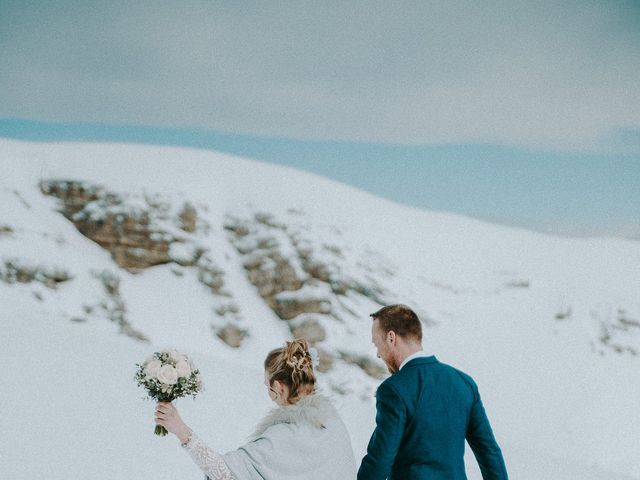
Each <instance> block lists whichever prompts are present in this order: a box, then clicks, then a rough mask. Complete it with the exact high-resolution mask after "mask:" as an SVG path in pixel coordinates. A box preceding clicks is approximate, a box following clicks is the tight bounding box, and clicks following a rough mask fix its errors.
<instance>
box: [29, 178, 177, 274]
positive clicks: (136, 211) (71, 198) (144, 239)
mask: <svg viewBox="0 0 640 480" xmlns="http://www.w3.org/2000/svg"><path fill="white" fill-rule="evenodd" d="M40 189H41V191H42V193H44V194H45V195H50V196H52V197H56V198H58V199H60V200H61V213H62V214H63V215H64V216H65V217H66V218H68V219H69V220H70V221H71V222H73V224H74V225H75V226H76V228H77V229H78V231H80V233H82V234H83V235H85V236H87V237H88V238H90V239H91V240H93V241H94V242H96V243H97V244H98V245H100V246H101V247H103V248H105V249H106V250H108V251H109V252H111V255H112V257H113V260H114V261H115V262H116V263H117V264H118V265H119V266H120V267H122V268H125V269H127V270H129V271H136V270H139V269H143V268H148V267H151V266H154V265H161V264H165V263H169V262H170V261H171V256H170V254H169V251H170V247H171V244H172V243H173V242H175V241H177V239H176V238H175V237H173V236H172V235H171V234H169V233H168V232H165V231H162V230H161V229H160V228H159V227H158V226H157V224H156V222H154V220H156V219H158V218H160V219H162V218H163V217H164V216H165V215H166V210H165V209H163V205H162V204H154V203H153V202H151V201H147V205H146V206H142V205H139V204H137V205H136V204H134V205H131V204H128V203H126V202H125V201H124V200H123V198H122V197H121V196H119V195H117V194H115V193H112V192H109V191H106V190H105V189H103V188H102V187H100V186H96V185H90V184H87V183H86V182H76V181H68V180H50V181H43V182H41V183H40ZM144 207H146V208H144Z"/></svg>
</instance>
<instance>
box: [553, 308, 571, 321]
mask: <svg viewBox="0 0 640 480" xmlns="http://www.w3.org/2000/svg"><path fill="white" fill-rule="evenodd" d="M555 318H556V320H567V319H569V318H571V307H567V308H563V309H561V310H559V311H558V313H556V315H555Z"/></svg>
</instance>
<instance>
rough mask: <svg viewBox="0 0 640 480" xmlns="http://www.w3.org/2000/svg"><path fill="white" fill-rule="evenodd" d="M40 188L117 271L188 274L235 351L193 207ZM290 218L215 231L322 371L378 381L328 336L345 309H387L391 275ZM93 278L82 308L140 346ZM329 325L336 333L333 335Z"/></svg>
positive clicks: (230, 310)
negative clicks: (343, 369)
mask: <svg viewBox="0 0 640 480" xmlns="http://www.w3.org/2000/svg"><path fill="white" fill-rule="evenodd" d="M40 190H41V192H42V193H43V194H44V195H47V196H49V197H53V198H56V199H57V200H58V201H59V211H60V213H62V215H64V216H65V217H66V218H67V219H68V220H69V221H70V222H72V223H73V225H74V226H75V228H76V229H77V230H78V231H79V232H80V233H82V234H83V235H84V236H86V237H87V238H89V239H91V240H92V241H94V242H96V243H97V244H98V245H100V246H101V247H102V248H104V249H105V250H107V251H108V252H110V254H111V257H112V258H113V260H114V262H115V264H116V265H117V266H118V267H120V268H122V269H125V270H127V271H128V272H131V273H137V272H140V271H141V270H144V269H148V268H151V267H154V266H158V265H164V264H175V266H176V267H175V268H174V269H172V271H173V272H174V273H175V274H176V276H182V275H184V269H195V270H196V272H197V278H198V280H199V281H200V283H201V284H202V285H204V286H206V287H207V289H208V290H209V291H210V292H211V294H212V295H213V297H214V298H215V299H216V300H215V302H214V304H213V308H212V310H213V314H214V316H213V317H212V319H211V331H212V334H213V335H215V337H217V338H219V339H220V340H222V341H223V342H225V343H226V344H227V345H229V346H231V347H233V348H239V347H240V346H242V344H243V342H244V341H245V340H246V339H247V338H248V337H249V336H250V335H251V334H252V331H251V328H250V326H249V325H248V324H247V323H246V322H245V321H244V319H243V316H242V314H241V312H240V308H239V306H238V304H237V303H236V302H234V301H233V295H232V293H231V292H229V291H227V290H226V288H225V280H224V278H225V273H224V270H223V269H222V268H220V267H219V266H218V265H217V264H216V262H214V261H213V260H212V258H213V256H212V255H211V253H212V252H211V251H210V250H209V249H210V248H211V246H210V244H209V243H208V242H207V240H206V239H207V237H208V235H209V225H207V224H206V223H205V221H204V219H203V218H201V215H200V214H199V212H198V208H200V207H198V208H196V206H194V205H193V204H192V203H191V202H189V201H181V202H180V203H176V202H175V198H173V199H170V198H168V197H163V196H161V195H158V194H151V195H150V194H135V193H118V192H115V191H111V190H109V189H108V188H106V187H103V186H101V185H94V184H90V183H87V182H82V181H75V180H67V179H63V180H44V181H42V182H41V183H40ZM203 208H206V206H204V207H203ZM289 213H291V215H293V217H292V218H297V219H298V220H303V219H304V214H303V213H302V212H289ZM290 220H291V219H289V218H287V219H286V220H285V221H281V220H279V219H276V217H274V216H273V215H270V214H267V213H263V212H259V211H252V212H250V213H249V214H247V215H243V216H227V218H226V220H225V222H224V225H223V226H222V227H223V229H224V231H225V232H226V240H227V241H229V242H230V244H231V245H232V246H233V248H234V249H235V251H236V252H237V254H238V256H239V258H240V259H241V262H242V266H243V267H244V271H245V273H246V278H247V280H248V281H249V283H250V284H251V285H253V286H254V287H255V289H256V291H257V292H258V294H259V296H260V297H261V298H262V299H263V300H264V302H265V303H266V305H267V306H268V307H269V308H270V309H271V310H272V311H273V313H274V314H275V315H276V316H277V317H278V318H279V319H281V320H282V321H283V322H286V324H287V326H288V327H289V330H290V332H291V335H292V336H293V337H299V338H305V339H307V341H308V342H309V343H310V344H311V345H314V346H316V348H317V349H318V351H319V354H320V360H321V363H320V370H324V371H326V370H328V369H330V368H331V367H332V365H333V364H334V363H335V362H336V361H339V362H344V363H348V364H352V365H355V366H357V367H358V368H360V369H362V370H363V371H364V372H365V373H366V374H367V375H370V376H373V377H376V378H380V377H383V376H385V375H386V373H387V372H386V369H385V368H384V366H383V365H382V363H381V362H379V361H376V360H374V359H372V358H368V357H366V356H363V355H362V354H360V353H357V352H351V351H349V348H348V347H347V348H345V349H342V350H340V351H336V350H334V349H333V348H330V347H329V345H330V344H333V342H332V341H331V340H332V339H331V338H329V337H330V333H329V332H330V331H332V330H333V331H345V332H348V328H349V327H347V325H348V321H347V320H348V319H352V318H353V317H354V315H355V314H354V313H353V310H352V307H351V305H353V304H354V302H355V304H360V303H365V304H371V308H378V307H379V306H380V305H384V304H387V303H391V298H394V297H395V296H394V295H392V294H390V293H389V292H388V291H387V290H386V289H385V288H383V287H382V284H381V283H379V281H380V279H384V278H385V277H386V278H391V277H393V276H394V275H395V272H394V269H393V267H390V266H389V265H386V264H385V262H384V261H383V260H381V258H380V257H379V256H376V254H375V253H374V252H369V251H367V250H366V249H363V251H362V252H359V251H358V252H355V254H354V252H347V250H349V248H350V247H349V246H348V245H347V244H346V243H345V244H341V243H340V241H339V238H340V232H338V231H334V230H335V229H334V228H333V227H328V228H329V229H330V231H327V232H320V235H316V234H317V233H318V232H316V234H312V233H310V232H309V231H308V229H307V227H306V226H305V225H304V223H300V221H295V222H293V223H291V222H290ZM9 233H11V232H10V231H8V230H7V234H9ZM323 238H326V239H325V240H323ZM329 239H331V240H329ZM335 239H338V241H337V242H336V241H334V240H335ZM354 259H355V260H354ZM97 275H98V277H96V278H100V279H101V280H103V284H104V285H105V291H106V298H105V301H103V302H101V303H100V304H99V305H87V306H86V308H87V311H92V312H95V311H97V310H99V311H101V312H103V313H104V316H106V317H107V318H109V319H110V320H112V321H114V322H115V323H117V324H118V325H119V326H120V329H121V331H122V332H123V333H125V334H127V335H130V336H132V337H135V338H137V339H139V340H146V337H145V336H144V335H143V334H142V333H141V332H137V331H136V330H135V329H134V328H133V327H132V325H131V323H130V322H129V319H128V317H127V308H126V305H125V304H124V301H123V300H122V298H121V297H120V296H119V292H118V286H117V281H115V280H114V278H115V279H117V274H114V275H115V276H110V275H111V274H107V273H105V272H101V273H99V274H97ZM105 282H106V283H105ZM114 282H115V283H114ZM112 284H115V287H113V285H112ZM110 285H111V287H110ZM336 326H340V328H342V330H340V328H338V329H337V330H336ZM345 329H347V330H345ZM333 335H335V333H334V334H333Z"/></svg>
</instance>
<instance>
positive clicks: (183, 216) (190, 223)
mask: <svg viewBox="0 0 640 480" xmlns="http://www.w3.org/2000/svg"><path fill="white" fill-rule="evenodd" d="M179 218H180V228H182V230H184V231H185V232H189V233H193V232H195V231H196V223H197V220H198V212H197V211H196V209H195V207H194V206H193V205H191V204H190V203H185V204H184V205H183V207H182V211H181V212H180V215H179Z"/></svg>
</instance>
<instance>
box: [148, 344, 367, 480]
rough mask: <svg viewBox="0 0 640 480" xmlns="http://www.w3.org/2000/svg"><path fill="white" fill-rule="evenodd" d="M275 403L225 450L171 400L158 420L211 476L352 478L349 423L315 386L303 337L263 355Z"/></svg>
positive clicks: (241, 479) (218, 479)
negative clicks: (212, 444)
mask: <svg viewBox="0 0 640 480" xmlns="http://www.w3.org/2000/svg"><path fill="white" fill-rule="evenodd" d="M264 370H265V386H266V387H268V389H269V397H270V398H271V400H273V401H274V402H275V403H276V404H277V407H276V408H274V409H273V410H272V411H271V412H270V413H269V414H268V415H267V416H266V417H265V418H264V419H263V420H262V421H261V422H260V423H259V424H258V426H257V427H256V429H255V432H254V433H253V435H252V436H251V437H250V439H249V442H248V443H247V444H245V445H243V446H242V447H240V448H238V449H237V450H234V451H231V452H228V453H226V454H224V455H221V454H220V453H218V452H216V451H214V450H212V449H211V448H209V447H208V446H207V445H206V444H205V443H204V442H203V441H202V439H201V438H199V437H198V435H196V433H195V432H194V431H193V430H192V429H191V428H189V427H188V426H187V425H186V424H185V423H184V422H183V421H182V419H181V418H180V415H179V414H178V411H177V410H176V407H175V406H174V405H173V404H171V403H164V402H160V403H158V406H157V408H156V418H155V420H156V423H157V424H158V425H162V426H163V427H165V428H166V429H167V430H168V431H169V432H171V433H173V434H175V435H176V436H177V437H178V439H179V440H180V443H181V444H182V446H183V447H184V448H185V449H186V451H187V452H188V453H189V454H190V456H191V458H192V459H193V461H194V462H195V463H196V464H197V465H198V466H199V467H200V468H201V469H202V471H203V472H204V473H205V474H206V476H207V477H208V478H209V479H210V480H294V479H296V480H301V479H305V480H316V479H317V480H320V479H322V480H325V479H328V478H335V479H338V480H347V479H355V477H356V467H355V459H354V457H353V451H352V449H351V441H350V439H349V434H348V432H347V429H346V427H345V425H344V423H343V422H342V420H341V418H340V416H339V414H338V412H337V411H336V409H335V408H334V407H333V405H331V403H330V401H329V400H328V399H327V398H326V397H324V396H322V395H319V394H317V393H316V392H315V381H316V380H315V375H314V372H313V365H312V359H311V355H310V354H309V348H308V345H307V342H306V341H305V340H301V339H298V340H293V341H291V342H287V343H286V345H285V346H284V347H283V348H278V349H275V350H272V351H271V352H269V354H268V355H267V358H266V359H265V361H264Z"/></svg>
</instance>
